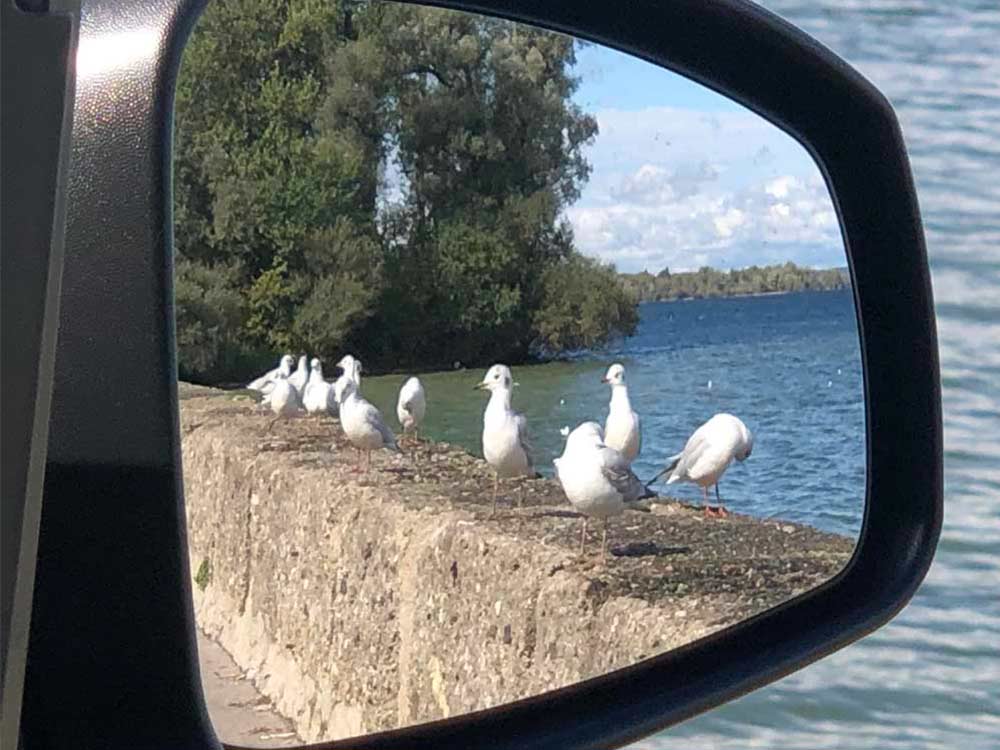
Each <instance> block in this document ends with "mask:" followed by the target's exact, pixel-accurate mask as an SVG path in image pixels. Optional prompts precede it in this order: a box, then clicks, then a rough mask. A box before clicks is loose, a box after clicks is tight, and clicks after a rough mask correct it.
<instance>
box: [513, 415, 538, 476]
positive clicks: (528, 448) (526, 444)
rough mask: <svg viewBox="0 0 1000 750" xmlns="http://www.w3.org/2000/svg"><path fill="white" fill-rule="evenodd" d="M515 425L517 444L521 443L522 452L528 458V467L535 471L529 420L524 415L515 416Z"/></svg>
mask: <svg viewBox="0 0 1000 750" xmlns="http://www.w3.org/2000/svg"><path fill="white" fill-rule="evenodd" d="M514 423H515V424H516V425H517V442H518V443H520V445H521V450H523V451H524V455H525V456H527V457H528V465H529V466H530V467H531V468H532V470H533V469H534V467H535V459H534V457H533V454H534V448H533V447H532V445H531V437H530V436H529V435H528V419H527V417H525V416H524V415H523V414H515V415H514Z"/></svg>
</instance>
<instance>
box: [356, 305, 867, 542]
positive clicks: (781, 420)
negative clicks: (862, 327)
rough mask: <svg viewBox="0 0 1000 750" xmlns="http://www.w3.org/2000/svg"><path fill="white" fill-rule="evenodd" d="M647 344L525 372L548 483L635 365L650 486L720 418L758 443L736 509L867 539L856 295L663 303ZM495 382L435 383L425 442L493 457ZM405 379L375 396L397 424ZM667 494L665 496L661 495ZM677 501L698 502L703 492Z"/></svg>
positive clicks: (517, 399)
mask: <svg viewBox="0 0 1000 750" xmlns="http://www.w3.org/2000/svg"><path fill="white" fill-rule="evenodd" d="M640 316H641V318H640V325H639V329H638V331H637V334H636V335H635V336H633V337H632V338H630V339H628V340H626V341H625V342H623V343H622V345H621V346H620V347H612V348H611V349H610V350H609V351H607V352H602V353H601V354H600V355H599V356H598V355H590V356H586V357H581V358H579V359H576V360H574V361H571V362H555V363H550V364H545V365H537V366H530V367H516V368H514V379H515V381H516V382H517V383H519V385H518V387H516V388H515V389H514V406H515V408H516V409H518V410H519V411H522V412H523V413H524V414H525V415H526V416H527V417H528V425H529V429H530V432H531V436H532V442H533V447H534V449H535V456H536V464H537V467H538V469H539V470H540V471H542V472H543V473H545V474H547V475H551V474H552V459H553V458H555V457H556V456H558V455H559V454H560V453H562V450H563V446H564V444H565V438H564V437H563V436H562V435H561V434H560V428H562V427H564V426H568V427H570V428H572V427H575V426H576V425H578V424H579V423H580V422H583V421H586V420H588V419H596V420H598V421H599V422H601V423H602V424H603V422H604V419H605V417H606V416H607V410H608V398H609V394H610V391H609V388H608V386H606V385H604V384H603V383H601V382H600V381H601V378H602V377H603V376H604V373H605V371H606V370H607V367H608V365H609V364H611V362H614V361H618V362H621V363H623V364H624V365H625V368H626V378H627V382H628V384H629V396H630V399H631V401H632V408H633V409H634V410H635V411H636V412H638V414H639V415H640V419H641V421H642V437H643V445H642V452H641V454H640V457H639V459H638V460H637V461H635V463H634V464H633V466H634V468H635V470H636V472H637V473H638V474H639V476H640V477H643V478H648V477H652V476H653V475H654V474H656V473H657V471H658V470H659V469H661V468H662V467H663V463H664V459H665V458H666V457H667V456H669V455H671V454H674V453H677V452H679V451H680V450H681V449H682V448H683V447H684V442H685V441H686V440H687V438H688V436H689V435H690V434H691V433H692V432H693V431H694V430H695V429H696V428H697V427H698V425H700V424H701V423H703V422H704V421H705V420H706V419H708V418H709V417H711V416H712V415H713V414H715V413H717V412H730V413H732V414H736V415H737V416H739V417H740V418H741V419H743V420H744V422H746V424H747V425H748V426H749V427H750V429H751V430H752V431H753V432H754V435H755V441H754V450H753V455H752V456H751V457H750V459H749V460H747V461H746V462H745V463H743V464H738V463H737V464H734V465H733V466H732V467H731V468H730V469H729V471H728V472H727V473H726V475H725V477H724V479H723V481H722V483H721V484H720V488H721V491H722V499H723V501H724V502H725V504H726V505H727V506H729V507H730V508H731V509H732V510H735V511H738V512H743V513H748V514H751V515H754V516H759V517H771V516H774V517H781V518H785V519H789V520H795V521H801V522H804V523H809V524H812V525H814V526H817V527H819V528H822V529H824V530H826V531H835V532H839V533H843V534H848V535H850V536H852V537H854V536H856V535H857V532H858V529H859V528H860V522H861V516H862V513H863V509H864V508H863V506H864V478H865V453H864V448H865V446H864V398H863V390H862V388H863V386H862V379H861V365H860V353H859V347H858V333H857V323H856V318H855V315H854V308H853V302H852V297H851V294H850V292H849V291H839V292H807V293H798V294H785V295H773V296H761V297H740V298H731V299H706V300H691V301H681V302H655V303H649V304H645V305H642V306H641V307H640ZM483 373H484V370H462V371H457V372H446V373H431V374H427V375H422V376H421V379H422V381H423V383H424V387H425V389H426V391H427V399H428V414H427V422H426V425H425V430H424V431H425V433H426V434H427V435H428V436H430V437H432V438H434V439H436V440H446V441H448V442H452V443H456V444H458V445H462V446H464V447H465V448H467V449H468V450H469V451H471V452H473V453H476V454H477V455H482V450H481V447H480V440H481V434H482V413H483V408H484V406H485V404H486V401H487V395H486V394H484V393H481V392H479V391H475V390H473V386H474V385H475V384H476V383H478V382H479V381H480V380H481V379H482V376H483ZM403 379H404V378H403V377H402V376H385V377H379V378H369V379H366V380H365V381H364V388H365V394H366V396H367V397H368V398H369V399H371V400H372V401H373V402H374V403H375V404H377V405H378V406H379V407H380V408H382V410H383V413H385V414H395V399H396V393H397V391H398V389H399V386H400V384H401V383H402V381H403ZM661 489H662V488H661ZM669 492H670V494H675V495H678V496H680V497H683V498H685V499H690V500H695V501H698V500H700V498H701V490H700V489H699V488H698V487H696V486H694V485H686V486H683V485H682V486H677V485H675V486H672V487H670V488H669Z"/></svg>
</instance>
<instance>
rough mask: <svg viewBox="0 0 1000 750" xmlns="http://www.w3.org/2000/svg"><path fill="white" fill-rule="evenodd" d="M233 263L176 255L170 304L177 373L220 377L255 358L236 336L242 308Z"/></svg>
mask: <svg viewBox="0 0 1000 750" xmlns="http://www.w3.org/2000/svg"><path fill="white" fill-rule="evenodd" d="M233 277H234V274H233V272H232V270H231V269H226V268H224V267H221V266H216V267H211V266H207V265H204V264H201V263H198V262H196V261H187V260H184V259H180V260H178V262H177V265H176V269H175V281H174V309H175V315H176V321H177V354H178V359H179V360H180V375H181V377H183V378H185V379H187V380H196V379H200V378H205V377H208V378H212V379H222V378H225V376H226V374H227V373H228V372H232V371H233V370H234V369H238V368H239V367H240V366H241V365H243V366H246V365H247V364H252V361H253V358H252V356H250V352H248V351H247V350H246V349H245V348H244V347H243V345H242V344H241V341H240V330H241V328H242V326H243V323H244V320H245V317H246V309H245V304H244V301H243V297H242V296H241V294H240V292H239V291H238V290H237V289H236V288H235V286H234V278H233Z"/></svg>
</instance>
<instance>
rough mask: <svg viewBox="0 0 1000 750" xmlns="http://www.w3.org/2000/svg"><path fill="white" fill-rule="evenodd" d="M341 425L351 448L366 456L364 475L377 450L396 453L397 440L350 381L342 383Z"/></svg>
mask: <svg viewBox="0 0 1000 750" xmlns="http://www.w3.org/2000/svg"><path fill="white" fill-rule="evenodd" d="M340 424H341V426H342V427H343V428H344V434H345V435H347V439H348V440H350V441H351V443H352V444H353V445H354V447H355V448H357V449H358V450H362V451H364V452H365V458H366V460H365V471H368V470H369V469H370V468H371V464H372V451H374V450H378V449H379V448H388V449H389V450H391V451H399V447H398V446H397V445H396V436H395V435H393V434H392V430H390V429H389V427H388V426H387V425H386V424H385V421H383V419H382V414H381V413H380V412H379V410H378V409H376V408H375V407H374V406H372V404H370V403H368V402H367V401H365V399H364V398H362V397H361V394H360V393H358V385H357V383H355V382H354V381H353V380H348V381H346V382H345V383H344V395H343V399H342V400H341V402H340Z"/></svg>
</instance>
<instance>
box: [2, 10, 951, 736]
mask: <svg viewBox="0 0 1000 750" xmlns="http://www.w3.org/2000/svg"><path fill="white" fill-rule="evenodd" d="M9 1H10V0H8V2H9ZM423 4H430V5H436V6H440V7H446V8H453V9H458V10H466V11H472V12H481V13H488V14H492V15H497V16H501V17H505V18H508V19H511V20H515V21H520V22H524V23H529V24H533V25H536V26H541V27H545V28H548V29H552V30H555V31H560V32H563V33H567V34H571V35H573V36H576V37H579V38H582V39H587V40H590V41H593V42H596V43H599V44H603V45H605V46H608V47H611V48H615V49H619V50H621V51H624V52H628V53H631V54H633V55H636V56H637V57H639V58H642V59H644V60H647V61H649V62H651V63H654V64H657V65H660V66H662V67H664V68H667V69H670V70H673V71H675V72H678V73H681V74H682V75H685V76H687V77H689V78H691V79H693V80H694V81H697V82H698V83H701V84H703V85H705V86H707V87H708V88H711V89H713V90H715V91H717V92H719V93H721V94H723V95H725V96H728V97H730V98H731V99H733V100H735V101H737V102H739V103H741V104H743V105H744V106H746V107H748V108H749V109H751V110H752V111H754V112H756V113H758V114H759V115H761V116H762V117H764V118H765V119H767V120H769V121H770V122H772V123H773V124H775V125H777V126H778V127H780V128H782V129H783V130H785V131H786V132H788V133H789V134H791V135H792V136H793V137H794V138H796V139H797V140H798V141H799V142H800V143H801V144H802V145H803V146H804V147H805V148H806V149H807V151H808V152H809V153H810V154H811V155H812V156H813V158H814V159H815V161H816V163H817V164H818V166H819V169H820V170H821V172H822V174H823V176H824V178H825V179H826V183H827V186H828V187H829V189H830V193H831V197H832V200H833V203H834V206H835V208H836V211H837V215H838V217H839V220H840V226H841V230H842V234H843V239H844V246H845V248H846V252H847V256H848V265H849V268H850V272H851V278H852V280H853V290H854V292H853V293H854V301H855V307H856V310H857V316H858V321H859V334H860V337H861V352H862V363H863V370H864V387H865V398H866V430H867V436H866V437H867V476H866V506H865V518H864V522H863V527H862V531H861V535H860V538H859V540H858V544H857V547H856V550H855V554H854V556H853V557H852V559H851V561H850V563H849V564H848V565H847V567H846V568H845V569H844V570H843V571H842V572H841V573H840V574H839V575H838V576H837V577H835V578H834V579H833V580H831V581H829V582H827V583H826V584H824V585H822V586H820V587H818V588H816V589H814V590H812V591H810V592H807V593H806V594H803V595H801V596H799V597H797V598H796V599H794V600H792V601H789V602H787V603H785V604H783V605H781V606H779V607H776V608H774V609H771V610H768V611H766V612H764V613H762V614H760V615H758V616H756V617H754V618H752V619H749V620H747V621H744V622H741V623H739V624H737V625H734V626H731V627H729V628H727V629H725V630H723V631H721V632H718V633H715V634H713V635H711V636H708V637H706V638H703V639H700V640H698V641H695V642H693V643H690V644H688V645H686V646H684V647H681V648H679V649H676V650H674V651H670V652H667V653H664V654H662V655H659V656H655V657H652V658H649V659H646V660H644V661H642V662H640V663H638V664H636V665H634V666H631V667H627V668H624V669H620V670H618V671H615V672H612V673H610V674H606V675H603V676H600V677H596V678H593V679H590V680H587V681H585V682H582V683H579V684H576V685H573V686H569V687H566V688H562V689H559V690H554V691H551V692H548V693H544V694H542V695H538V696H535V697H532V698H527V699H524V700H521V701H518V702H515V703H511V704H507V705H504V706H500V707H497V708H493V709H489V710H485V711H480V712H476V713H473V714H467V715H464V716H460V717H456V718H452V719H446V720H442V721H437V722H432V723H428V724H422V725H417V726H413V727H407V728H403V729H398V730H392V731H388V732H382V733H379V734H375V735H369V736H367V737H364V738H357V739H353V740H350V739H349V740H343V741H336V742H330V743H323V744H321V745H318V747H325V748H330V749H331V750H332V749H333V748H355V747H356V748H368V749H371V750H374V749H386V750H388V749H389V748H421V747H434V748H441V747H463V748H464V747H480V746H488V747H491V748H515V747H516V748H567V747H574V748H597V747H611V746H617V745H621V744H624V743H627V742H629V741H634V740H637V739H639V738H641V737H643V736H645V735H648V734H651V733H653V732H655V731H658V730H661V729H663V728H664V727H667V726H669V725H671V724H674V723H676V722H678V721H681V720H683V719H686V718H688V717H690V716H692V715H694V714H697V713H699V712H701V711H705V710H707V709H709V708H712V707H714V706H717V705H719V704H721V703H724V702H726V701H729V700H732V699H733V698H736V697H737V696H740V695H742V694H744V693H746V692H748V691H750V690H753V689H755V688H758V687H760V686H762V685H765V684H767V683H769V682H771V681H773V680H776V679H778V678H780V677H782V676H784V675H787V674H789V673H790V672H792V671H794V670H797V669H800V668H801V667H803V666H805V665H807V664H809V663H811V662H813V661H815V660H817V659H819V658H822V657H823V656H825V655H827V654H830V653H832V652H833V651H835V650H837V649H839V648H842V647H843V646H845V645H847V644H849V643H851V642H852V641H854V640H856V639H858V638H860V637H862V636H863V635H865V634H867V633H870V632H872V631H873V630H874V629H876V628H877V627H879V626H880V625H882V624H884V623H885V622H887V621H888V620H890V619H891V618H892V617H893V616H894V614H895V613H896V612H898V611H899V610H900V609H901V608H902V607H903V606H904V605H905V603H906V602H907V601H908V600H909V599H910V597H911V596H912V595H913V592H914V591H915V590H916V588H917V586H918V584H919V583H920V581H921V580H922V578H923V576H924V575H925V573H926V571H927V569H928V567H929V565H930V562H931V559H932V556H933V552H934V548H935V546H936V542H937V538H938V535H939V532H940V526H941V518H942V471H941V460H942V444H941V406H940V382H939V368H938V358H937V344H936V333H935V323H934V313H933V307H932V299H931V289H930V280H929V272H928V266H927V258H926V249H925V246H924V238H923V230H922V227H921V222H920V215H919V209H918V205H917V199H916V195H915V192H914V186H913V180H912V176H911V173H910V168H909V163H908V159H907V156H906V151H905V147H904V144H903V140H902V136H901V133H900V129H899V125H898V122H897V120H896V117H895V115H894V113H893V110H892V108H891V106H890V105H889V103H888V102H887V100H886V99H885V98H884V97H883V96H882V95H881V94H880V93H879V92H878V91H877V90H876V89H875V88H874V87H873V86H872V85H871V84H870V83H868V82H867V81H866V80H865V79H864V78H863V77H862V76H860V75H859V74H858V73H857V72H856V71H854V70H853V69H852V68H850V67H849V66H848V65H847V64H846V63H845V62H844V61H842V60H841V59H839V58H838V57H837V56H836V55H834V54H833V53H831V52H830V51H829V50H827V49H826V48H824V47H823V46H821V45H820V44H818V43H817V42H816V41H815V40H813V39H811V38H810V37H808V36H807V35H805V34H804V33H802V32H801V31H799V30H797V29H796V28H794V27H793V26H791V25H789V24H788V23H786V22H784V21H782V20H781V19H780V18H778V17H776V16H775V15H773V14H771V13H769V12H768V11H765V10H763V9H762V8H760V7H758V6H755V5H753V4H751V3H749V2H743V1H742V0H713V2H711V3H705V2H703V0H661V1H660V2H649V1H648V0H641V1H640V0H636V1H634V2H630V3H627V4H625V3H622V4H616V3H582V2H574V0H549V2H545V3H538V2H532V0H480V1H479V2H459V1H454V2H452V1H449V2H435V3H423ZM202 7H203V3H202V2H201V0H149V2H144V3H140V4H137V3H134V2H129V0H100V1H97V2H90V1H89V0H84V2H83V4H82V8H81V11H80V42H79V43H80V57H78V60H83V59H84V58H83V55H84V54H85V53H86V51H87V50H95V49H98V48H99V46H100V45H113V44H116V43H117V42H120V41H121V40H123V39H126V38H127V39H130V40H131V41H132V42H133V43H132V44H130V45H129V46H128V50H127V54H126V53H125V52H123V53H122V54H119V55H117V56H114V57H113V58H112V59H111V61H110V62H109V63H107V64H105V65H104V66H103V67H102V66H92V67H90V68H87V67H83V68H81V67H79V66H78V70H77V74H78V75H77V88H76V94H75V110H74V121H73V129H72V141H71V153H70V176H69V183H68V198H67V225H66V239H65V246H66V258H65V264H64V273H63V286H62V299H61V310H60V330H59V334H58V344H57V352H56V370H55V378H54V386H53V397H52V409H51V414H52V417H51V424H50V433H49V452H48V461H47V464H46V478H45V486H44V493H43V509H42V520H41V531H40V536H39V552H38V565H37V572H36V585H35V595H34V610H33V614H32V624H31V636H30V641H29V651H28V661H27V675H26V684H25V703H24V712H23V715H22V729H23V730H24V736H25V737H35V738H37V741H38V743H39V745H49V744H63V743H64V744H77V745H103V746H118V745H126V744H127V745H134V746H140V745H141V746H144V747H147V748H158V747H164V748H166V747H168V746H169V747H171V748H177V747H190V748H205V747H217V746H218V741H217V740H216V738H215V736H214V733H213V731H212V728H211V723H210V721H209V719H208V716H207V712H206V709H205V704H204V699H203V695H202V688H201V683H200V677H199V672H198V665H197V655H196V654H197V652H196V645H195V630H194V627H195V626H194V616H193V608H192V603H191V601H192V599H191V588H190V587H191V579H190V570H189V568H188V560H187V549H186V540H185V534H186V530H185V521H184V508H183V496H182V485H181V480H180V476H181V474H180V472H181V464H180V452H179V446H180V438H179V428H178V401H177V383H176V353H175V346H174V322H173V286H172V285H173V278H172V274H173V267H172V263H173V259H172V254H173V237H172V213H171V211H172V208H171V201H172V188H171V177H170V174H171V139H172V111H173V91H174V86H175V83H176V76H177V71H178V68H179V64H180V60H181V55H182V52H183V48H184V44H185V41H186V39H187V37H188V34H189V32H190V30H191V28H192V27H193V25H194V23H195V22H196V20H197V18H198V15H199V14H200V12H201V10H202ZM122 35H131V36H122ZM136 40H140V41H141V42H142V43H141V44H137V43H134V42H136ZM88 45H90V46H89V47H88ZM112 92H113V93H114V95H113V96H112V95H109V94H111V93H112ZM108 196H114V200H113V201H110V202H109V200H108ZM95 303H97V304H95ZM123 351H127V352H129V356H128V357H125V358H123V357H122V352H123ZM109 362H114V363H115V368H114V371H113V372H112V371H109V369H108V367H107V364H108V363H109ZM101 386H105V387H101ZM81 507H86V512H85V513H84V512H81V510H80V509H81ZM67 612H72V613H73V616H72V617H67V616H66V613H67ZM150 676H153V677H152V679H151V678H150ZM123 696H125V699H123ZM123 700H124V703H123ZM108 716H111V717H115V720H113V721H104V720H102V721H94V718H96V717H108ZM33 744H34V743H33Z"/></svg>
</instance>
